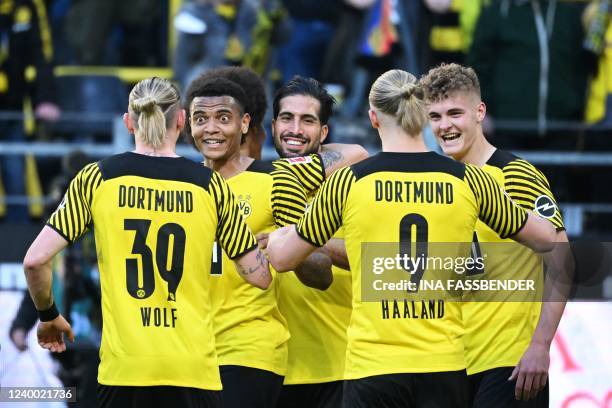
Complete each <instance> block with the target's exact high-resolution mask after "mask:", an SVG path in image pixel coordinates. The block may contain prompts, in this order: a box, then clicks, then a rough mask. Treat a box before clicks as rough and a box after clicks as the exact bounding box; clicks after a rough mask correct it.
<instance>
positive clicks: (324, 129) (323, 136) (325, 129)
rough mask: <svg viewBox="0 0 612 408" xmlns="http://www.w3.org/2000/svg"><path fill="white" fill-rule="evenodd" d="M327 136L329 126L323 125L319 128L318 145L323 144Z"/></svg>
mask: <svg viewBox="0 0 612 408" xmlns="http://www.w3.org/2000/svg"><path fill="white" fill-rule="evenodd" d="M328 134H329V126H327V125H323V126H321V138H320V140H319V143H323V142H324V141H325V139H327V135H328Z"/></svg>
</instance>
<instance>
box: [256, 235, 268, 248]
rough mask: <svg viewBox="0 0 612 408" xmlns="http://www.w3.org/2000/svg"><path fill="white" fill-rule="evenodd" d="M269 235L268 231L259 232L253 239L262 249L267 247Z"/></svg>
mask: <svg viewBox="0 0 612 408" xmlns="http://www.w3.org/2000/svg"><path fill="white" fill-rule="evenodd" d="M269 236H270V234H269V233H268V232H260V233H259V234H257V235H256V236H255V239H256V240H257V246H259V249H261V250H262V251H263V250H264V249H266V248H267V247H268V237H269Z"/></svg>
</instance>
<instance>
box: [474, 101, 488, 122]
mask: <svg viewBox="0 0 612 408" xmlns="http://www.w3.org/2000/svg"><path fill="white" fill-rule="evenodd" d="M486 115H487V105H485V103H484V102H482V101H481V102H480V103H479V104H478V108H477V111H476V119H477V120H478V123H482V121H483V120H484V118H485V116H486Z"/></svg>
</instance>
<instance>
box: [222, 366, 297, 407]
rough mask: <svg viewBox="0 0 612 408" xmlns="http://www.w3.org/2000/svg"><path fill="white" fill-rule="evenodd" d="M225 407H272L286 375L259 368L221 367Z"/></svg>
mask: <svg viewBox="0 0 612 408" xmlns="http://www.w3.org/2000/svg"><path fill="white" fill-rule="evenodd" d="M219 372H220V373H221V382H222V383H223V391H221V395H222V400H223V407H224V408H270V407H274V406H276V402H277V401H278V396H279V394H280V391H281V388H282V386H283V380H284V379H285V377H283V376H281V375H278V374H274V373H273V372H271V371H266V370H260V369H257V368H251V367H243V366H234V365H224V366H220V367H219Z"/></svg>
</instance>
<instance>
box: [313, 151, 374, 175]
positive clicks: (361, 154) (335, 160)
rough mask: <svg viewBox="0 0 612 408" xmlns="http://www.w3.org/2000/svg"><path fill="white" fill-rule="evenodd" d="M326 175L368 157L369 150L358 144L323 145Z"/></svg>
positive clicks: (322, 155) (322, 152) (322, 154)
mask: <svg viewBox="0 0 612 408" xmlns="http://www.w3.org/2000/svg"><path fill="white" fill-rule="evenodd" d="M319 155H320V156H321V159H322V160H323V166H324V167H325V175H326V176H329V175H330V174H332V173H333V172H334V171H336V170H338V169H339V168H341V167H345V166H350V165H351V164H354V163H357V162H360V161H362V160H364V159H367V158H368V152H367V150H366V149H364V148H363V147H361V146H359V145H357V144H344V143H330V144H326V145H322V146H321V150H320V151H319Z"/></svg>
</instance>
